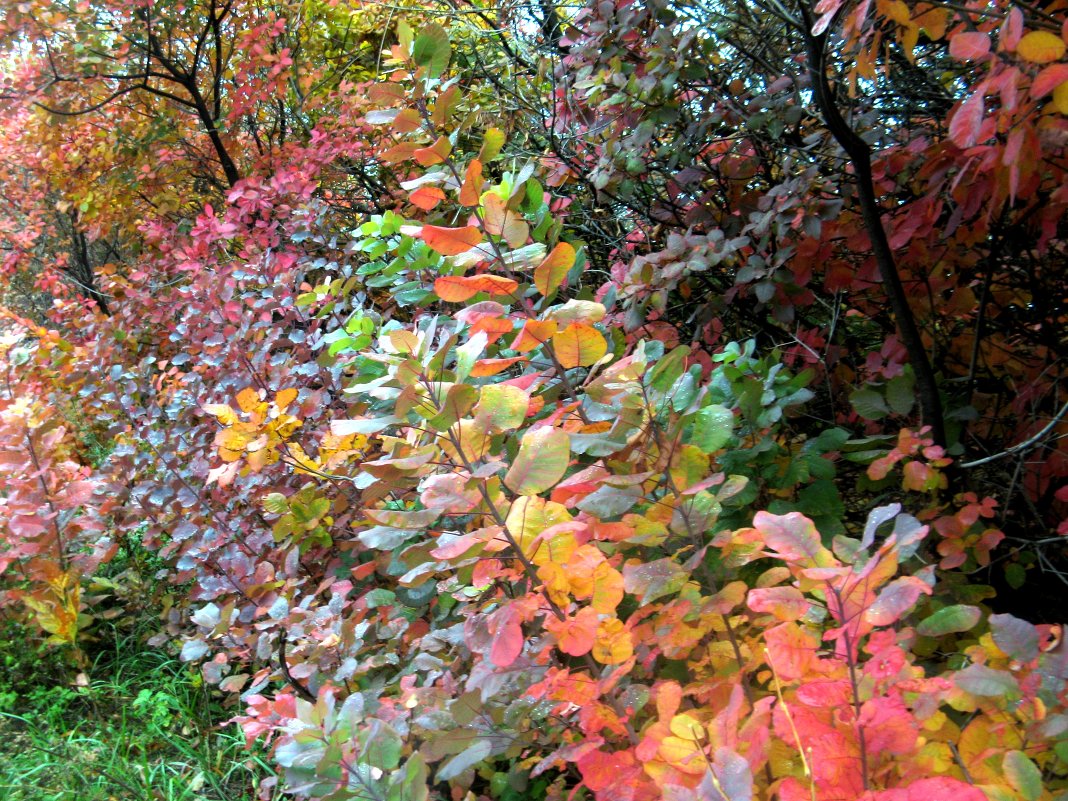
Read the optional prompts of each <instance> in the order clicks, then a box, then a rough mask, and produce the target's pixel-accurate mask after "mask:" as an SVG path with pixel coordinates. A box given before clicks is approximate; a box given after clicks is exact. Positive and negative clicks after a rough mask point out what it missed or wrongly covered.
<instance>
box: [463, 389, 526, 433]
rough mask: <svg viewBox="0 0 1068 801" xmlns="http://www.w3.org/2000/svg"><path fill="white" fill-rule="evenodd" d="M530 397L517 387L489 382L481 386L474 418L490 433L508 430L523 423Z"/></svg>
mask: <svg viewBox="0 0 1068 801" xmlns="http://www.w3.org/2000/svg"><path fill="white" fill-rule="evenodd" d="M529 405H530V398H529V397H528V396H527V393H526V392H524V391H523V390H521V389H520V388H519V387H514V386H511V385H509V384H490V385H487V386H484V387H482V394H481V397H480V398H479V401H478V408H476V409H475V418H476V419H477V420H478V421H479V422H480V423H482V425H484V426H485V427H486V430H487V431H489V432H490V433H499V432H501V431H510V430H512V429H514V428H519V427H520V426H521V425H523V421H524V420H526V417H527V408H528V406H529Z"/></svg>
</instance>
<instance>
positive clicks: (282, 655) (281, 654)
mask: <svg viewBox="0 0 1068 801" xmlns="http://www.w3.org/2000/svg"><path fill="white" fill-rule="evenodd" d="M287 639H288V634H287V632H286V630H285V629H282V633H281V634H280V635H279V637H278V667H280V668H281V669H282V675H283V676H285V679H286V681H288V682H289V683H290V684H291V685H292V686H293V689H294V690H296V691H297V695H299V696H300V697H301V698H303V699H304V700H305V701H307V702H308V703H310V704H314V703H315V702H316V701H318V700H319V699H318V698H316V697H315V696H314V695H312V693H311V690H309V689H308V688H307V687H305V686H304V685H303V684H301V683H300V682H299V681H297V680H296V679H295V678H293V674H292V673H290V672H289V664H288V663H287V662H286V641H287Z"/></svg>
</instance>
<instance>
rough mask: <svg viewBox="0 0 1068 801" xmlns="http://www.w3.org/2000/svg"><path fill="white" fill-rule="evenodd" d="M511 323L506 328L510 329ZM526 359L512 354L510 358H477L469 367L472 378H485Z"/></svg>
mask: <svg viewBox="0 0 1068 801" xmlns="http://www.w3.org/2000/svg"><path fill="white" fill-rule="evenodd" d="M511 327H512V326H511V324H509V326H508V329H509V330H511ZM523 361H526V359H525V358H524V357H523V356H513V357H512V358H510V359H479V360H478V361H477V362H475V366H474V367H472V368H471V377H472V378H485V377H486V376H491V375H497V373H499V372H501V370H506V369H508V368H509V367H511V366H512V365H513V364H515V363H516V362H523Z"/></svg>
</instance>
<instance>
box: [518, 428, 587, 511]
mask: <svg viewBox="0 0 1068 801" xmlns="http://www.w3.org/2000/svg"><path fill="white" fill-rule="evenodd" d="M570 461H571V450H570V447H569V440H568V436H567V434H565V433H564V432H563V431H560V430H559V429H556V428H548V427H542V428H536V429H534V430H533V431H529V432H527V433H526V434H524V435H523V440H522V442H521V444H520V446H519V453H518V454H517V455H516V457H515V461H514V462H513V463H512V467H511V468H510V469H509V470H508V473H507V474H506V475H505V477H504V483H505V484H507V485H508V488H509V489H511V490H512V492H515V493H517V494H519V495H538V494H539V493H542V492H545V490H547V489H549V488H550V487H552V486H553V485H554V484H556V482H557V481H559V480H560V479H561V478H563V477H564V472H565V471H566V470H567V466H568V464H569V463H570Z"/></svg>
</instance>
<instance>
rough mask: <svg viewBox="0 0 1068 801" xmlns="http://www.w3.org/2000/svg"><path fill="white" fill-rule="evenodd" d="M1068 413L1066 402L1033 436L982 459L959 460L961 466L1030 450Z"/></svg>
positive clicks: (968, 466) (978, 463)
mask: <svg viewBox="0 0 1068 801" xmlns="http://www.w3.org/2000/svg"><path fill="white" fill-rule="evenodd" d="M1066 414H1068V402H1066V403H1065V404H1064V405H1063V406H1062V407H1061V409H1060V411H1059V412H1057V414H1055V415H1053V419H1052V420H1050V421H1049V422H1048V423H1046V425H1045V426H1043V427H1042V430H1041V431H1039V432H1038V433H1037V434H1035V435H1034V436H1033V437H1029V438H1028V439H1025V440H1024V441H1023V442H1020V443H1018V444H1016V445H1013V446H1012V447H1011V448H1006V449H1005V450H1003V451H1001V452H1000V453H993V454H991V455H990V456H984V457H983V458H982V459H975V460H974V461H971V462H961V465H960V466H961V467H962V468H970V467H978V466H979V465H981V464H988V463H989V462H996V461H997V460H998V459H1004V458H1005V457H1006V456H1012V455H1013V454H1015V453H1021V452H1023V451H1027V450H1030V449H1031V448H1033V447H1034V446H1035V445H1037V444H1038V443H1039V442H1040V441H1041V440H1042V439H1043V438H1044V437H1045V436H1046V435H1047V434H1048V433H1049V432H1050V431H1052V430H1053V428H1054V427H1055V426H1056V425H1057V423H1059V422H1060V421H1061V419H1062V418H1063V417H1064V416H1065V415H1066Z"/></svg>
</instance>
